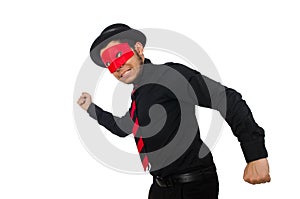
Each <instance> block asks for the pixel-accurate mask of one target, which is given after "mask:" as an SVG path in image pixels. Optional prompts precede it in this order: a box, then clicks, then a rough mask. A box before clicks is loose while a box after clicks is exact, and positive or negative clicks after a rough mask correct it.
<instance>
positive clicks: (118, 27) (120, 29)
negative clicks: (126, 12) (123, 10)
mask: <svg viewBox="0 0 300 199" xmlns="http://www.w3.org/2000/svg"><path fill="white" fill-rule="evenodd" d="M118 39H129V40H133V41H134V42H141V43H142V44H143V46H145V44H146V36H145V35H144V34H143V33H142V32H141V31H139V30H135V29H132V28H130V27H129V26H127V25H125V24H121V23H116V24H112V25H110V26H108V27H106V28H105V29H104V30H103V31H102V33H101V34H100V36H98V37H97V38H96V39H95V41H94V42H93V44H92V46H91V49H90V56H91V58H92V60H93V62H94V63H95V64H97V65H98V66H101V67H105V68H106V66H105V65H104V64H103V62H102V60H101V57H100V50H101V49H102V48H104V47H105V46H106V45H107V44H108V43H109V42H110V41H112V40H118Z"/></svg>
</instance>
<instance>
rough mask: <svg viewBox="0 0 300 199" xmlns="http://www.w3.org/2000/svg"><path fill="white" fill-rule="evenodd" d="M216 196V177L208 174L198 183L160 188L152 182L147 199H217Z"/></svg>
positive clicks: (214, 174) (217, 188) (217, 190)
mask: <svg viewBox="0 0 300 199" xmlns="http://www.w3.org/2000/svg"><path fill="white" fill-rule="evenodd" d="M218 195H219V181H218V175H217V173H208V174H204V176H203V179H201V180H199V181H194V182H188V183H182V184H175V185H174V186H172V187H160V186H159V185H158V184H157V183H156V182H155V180H154V181H153V184H152V185H151V187H150V190H149V197H148V199H217V198H218Z"/></svg>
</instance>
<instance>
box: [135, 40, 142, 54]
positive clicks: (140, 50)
mask: <svg viewBox="0 0 300 199" xmlns="http://www.w3.org/2000/svg"><path fill="white" fill-rule="evenodd" d="M134 48H135V50H136V52H137V53H138V54H139V55H140V56H142V55H143V53H144V47H143V44H142V43H141V42H136V43H135V45H134Z"/></svg>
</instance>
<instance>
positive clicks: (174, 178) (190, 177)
mask: <svg viewBox="0 0 300 199" xmlns="http://www.w3.org/2000/svg"><path fill="white" fill-rule="evenodd" d="M206 174H216V168H215V167H214V166H213V167H209V168H207V169H204V170H197V171H192V172H189V173H183V174H176V175H171V176H166V177H161V176H156V177H154V178H155V182H156V183H157V184H158V186H160V187H172V186H174V185H175V184H180V183H187V182H194V181H199V180H203V179H204V176H206Z"/></svg>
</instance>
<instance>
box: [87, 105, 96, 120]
mask: <svg viewBox="0 0 300 199" xmlns="http://www.w3.org/2000/svg"><path fill="white" fill-rule="evenodd" d="M87 112H88V114H89V115H90V116H91V117H92V118H94V119H95V120H97V114H96V105H95V104H94V103H91V104H90V106H89V108H88V109H87Z"/></svg>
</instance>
